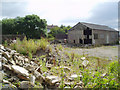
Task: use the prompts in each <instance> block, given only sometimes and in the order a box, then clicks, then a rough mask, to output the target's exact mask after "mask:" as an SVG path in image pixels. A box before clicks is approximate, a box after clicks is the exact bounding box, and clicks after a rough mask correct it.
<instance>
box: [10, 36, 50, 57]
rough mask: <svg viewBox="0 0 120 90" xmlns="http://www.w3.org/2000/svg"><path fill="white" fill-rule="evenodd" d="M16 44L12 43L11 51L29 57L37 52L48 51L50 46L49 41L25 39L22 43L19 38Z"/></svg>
mask: <svg viewBox="0 0 120 90" xmlns="http://www.w3.org/2000/svg"><path fill="white" fill-rule="evenodd" d="M16 41H17V42H16V43H12V44H11V45H10V48H11V49H15V50H16V51H17V52H19V53H21V54H24V55H29V56H31V54H35V53H36V51H37V50H40V49H42V50H46V48H47V45H50V44H49V42H48V41H47V39H44V38H42V39H40V40H33V39H29V40H27V38H26V37H25V38H24V39H23V40H22V41H21V40H20V39H19V38H17V40H16Z"/></svg>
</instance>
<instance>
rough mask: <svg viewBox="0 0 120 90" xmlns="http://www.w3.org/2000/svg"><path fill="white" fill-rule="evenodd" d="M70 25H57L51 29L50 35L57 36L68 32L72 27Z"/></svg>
mask: <svg viewBox="0 0 120 90" xmlns="http://www.w3.org/2000/svg"><path fill="white" fill-rule="evenodd" d="M70 28H71V27H70V26H67V27H66V26H63V25H61V26H60V27H55V28H52V29H51V30H50V33H49V37H55V36H56V35H57V34H68V30H69V29H70Z"/></svg>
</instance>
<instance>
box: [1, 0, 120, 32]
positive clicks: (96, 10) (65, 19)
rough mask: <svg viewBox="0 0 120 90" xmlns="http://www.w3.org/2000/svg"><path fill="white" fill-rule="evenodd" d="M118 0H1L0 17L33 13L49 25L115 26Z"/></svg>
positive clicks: (13, 16) (116, 23)
mask: <svg viewBox="0 0 120 90" xmlns="http://www.w3.org/2000/svg"><path fill="white" fill-rule="evenodd" d="M118 2H119V0H19V1H18V0H1V2H0V19H3V18H15V17H17V16H20V17H24V16H25V15H32V14H36V15H38V16H39V17H40V18H41V19H46V20H47V24H48V25H51V24H53V25H58V26H60V25H65V26H67V25H70V26H74V25H75V24H77V23H78V22H87V23H94V24H101V25H107V26H109V27H111V28H114V29H116V30H117V28H118Z"/></svg>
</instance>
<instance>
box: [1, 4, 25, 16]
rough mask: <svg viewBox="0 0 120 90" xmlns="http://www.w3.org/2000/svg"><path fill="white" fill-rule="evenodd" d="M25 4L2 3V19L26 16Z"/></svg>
mask: <svg viewBox="0 0 120 90" xmlns="http://www.w3.org/2000/svg"><path fill="white" fill-rule="evenodd" d="M26 6H27V3H26V2H2V17H6V18H11V17H12V18H13V17H17V16H24V15H25V14H26Z"/></svg>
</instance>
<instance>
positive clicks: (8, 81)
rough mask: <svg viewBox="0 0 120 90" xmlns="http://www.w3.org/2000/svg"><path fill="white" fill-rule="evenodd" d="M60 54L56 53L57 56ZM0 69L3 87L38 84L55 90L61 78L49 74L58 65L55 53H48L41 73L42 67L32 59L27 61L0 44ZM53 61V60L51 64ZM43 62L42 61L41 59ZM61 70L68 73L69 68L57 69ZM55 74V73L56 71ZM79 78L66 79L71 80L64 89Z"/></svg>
mask: <svg viewBox="0 0 120 90" xmlns="http://www.w3.org/2000/svg"><path fill="white" fill-rule="evenodd" d="M59 53H60V52H58V54H59ZM0 59H1V61H0V69H1V70H2V74H3V80H2V82H3V85H4V86H5V87H14V88H21V89H23V88H35V87H36V83H39V84H40V86H42V87H44V88H46V87H47V88H57V87H59V85H60V83H61V77H58V76H55V75H52V72H50V70H51V68H52V67H53V66H55V65H56V64H59V63H60V61H61V60H60V57H59V58H58V57H57V55H56V53H54V55H52V53H48V55H47V58H46V60H45V61H46V65H45V66H46V68H47V69H48V71H47V72H43V71H42V65H40V64H38V61H37V60H36V59H35V58H34V59H31V60H30V59H28V58H27V57H26V56H23V55H21V54H19V53H17V52H16V51H15V50H11V49H9V48H6V47H4V46H3V45H1V44H0ZM53 59H54V60H55V61H54V62H53ZM43 60H44V59H43ZM56 60H59V63H56ZM61 68H63V69H64V71H65V72H66V71H67V72H70V71H71V69H70V68H69V67H66V66H64V67H61V66H60V67H59V68H58V69H61ZM56 72H57V71H56ZM77 77H80V78H82V76H81V75H77V74H73V75H71V76H70V77H68V78H67V80H71V81H72V83H71V82H70V81H69V82H65V87H67V86H71V85H72V84H73V83H74V79H75V78H77ZM76 85H77V86H76V87H81V86H82V85H83V83H82V82H80V83H77V84H76Z"/></svg>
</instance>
